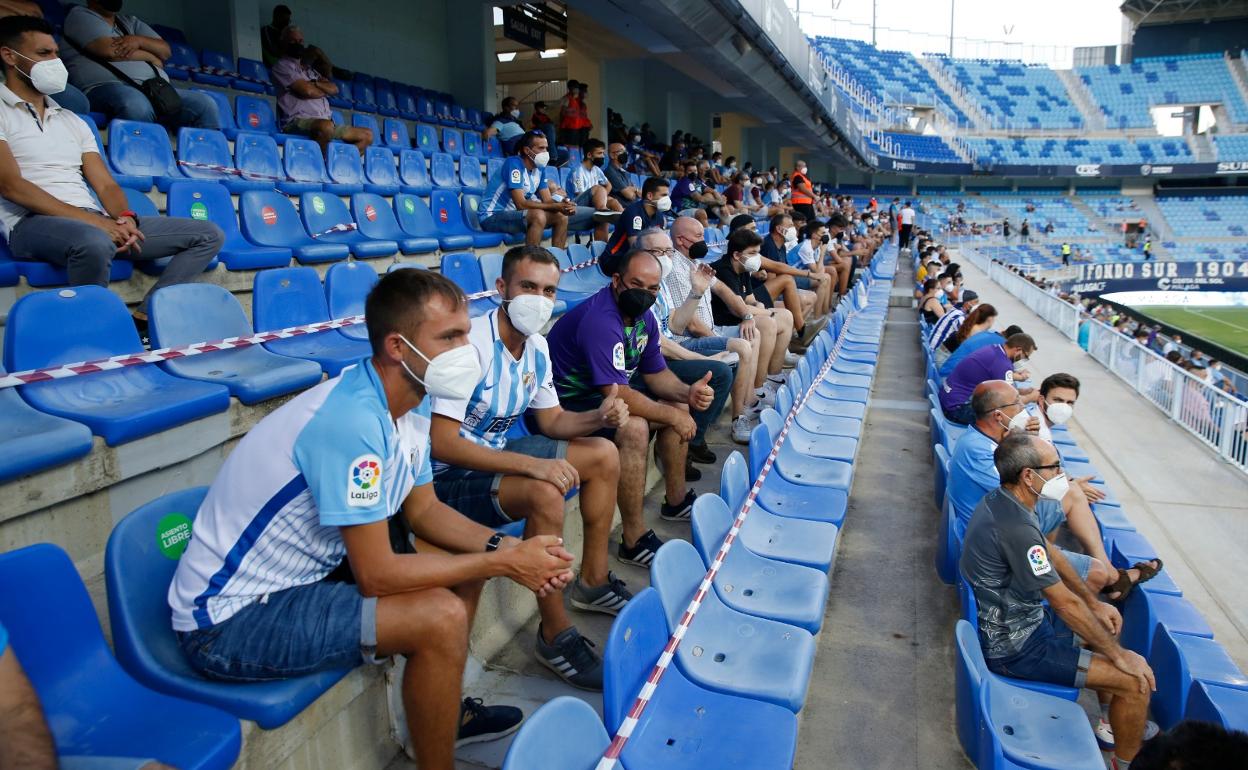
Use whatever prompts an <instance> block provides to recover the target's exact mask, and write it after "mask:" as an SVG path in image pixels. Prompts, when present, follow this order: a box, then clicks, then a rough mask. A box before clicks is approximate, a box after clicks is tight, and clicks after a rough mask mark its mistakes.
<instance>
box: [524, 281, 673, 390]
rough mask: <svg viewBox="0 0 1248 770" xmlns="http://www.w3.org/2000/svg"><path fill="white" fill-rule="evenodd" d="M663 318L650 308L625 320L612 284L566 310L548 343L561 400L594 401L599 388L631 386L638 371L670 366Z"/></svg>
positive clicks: (548, 338)
mask: <svg viewBox="0 0 1248 770" xmlns="http://www.w3.org/2000/svg"><path fill="white" fill-rule="evenodd" d="M661 333H662V332H661V331H660V330H659V322H658V320H657V319H656V318H655V317H654V314H653V313H650V312H646V313H644V314H643V315H642V317H641V318H638V319H636V320H634V321H633V323H632V325H631V326H625V325H624V319H623V317H621V316H620V309H619V306H617V305H616V303H615V295H614V294H613V293H612V291H611V287H610V286H604V287H603V288H602V289H600V290H599V291H598V293H597V294H595V295H594V296H592V297H590V298H589V299H587V300H585V301H584V302H582V303H581V304H579V305H577V306H576V307H574V308H572V309H571V310H569V311H568V312H566V313H564V314H563V316H562V317H560V318H559V320H558V321H557V322H555V325H554V327H553V328H551V330H550V333H549V334H548V335H546V343H547V344H548V345H549V346H550V357H551V361H552V362H553V364H554V370H555V390H556V391H557V392H558V393H559V398H561V399H579V400H583V401H588V402H591V403H592V402H594V401H597V400H600V399H601V398H602V395H601V391H599V388H601V387H604V386H607V385H613V384H614V385H627V384H628V382H629V380H631V379H632V377H633V374H634V373H636V372H641V373H642V374H654V373H656V372H661V371H663V370H664V369H666V368H667V363H666V362H665V361H664V360H663V354H662V353H660V352H659V335H660V334H661Z"/></svg>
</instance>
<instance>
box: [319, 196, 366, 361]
mask: <svg viewBox="0 0 1248 770" xmlns="http://www.w3.org/2000/svg"><path fill="white" fill-rule="evenodd" d="M361 194H367V193H361ZM377 280H378V279H377V271H375V270H373V268H371V267H369V266H368V265H365V264H362V263H360V262H341V263H339V264H337V265H334V266H333V267H331V268H330V269H329V272H327V273H326V274H325V298H326V299H327V300H328V302H329V315H330V317H332V318H347V317H348V316H356V315H358V316H362V315H364V300H366V299H368V293H369V292H370V291H372V289H373V287H374V286H376V285H377ZM339 331H341V332H342V333H343V334H344V335H346V336H347V337H349V338H351V339H354V340H367V339H368V329H367V327H365V325H364V324H362V323H359V324H354V325H352V326H344V327H342V328H341V329H339Z"/></svg>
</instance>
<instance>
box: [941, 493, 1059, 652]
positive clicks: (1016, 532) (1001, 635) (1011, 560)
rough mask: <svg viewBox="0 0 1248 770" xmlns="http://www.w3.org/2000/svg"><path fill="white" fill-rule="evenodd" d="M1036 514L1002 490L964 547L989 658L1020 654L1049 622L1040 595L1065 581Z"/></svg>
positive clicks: (979, 511) (977, 518)
mask: <svg viewBox="0 0 1248 770" xmlns="http://www.w3.org/2000/svg"><path fill="white" fill-rule="evenodd" d="M1048 545H1049V544H1048V542H1047V541H1045V539H1044V535H1043V534H1042V533H1041V532H1040V522H1039V519H1038V518H1037V517H1036V513H1035V511H1031V510H1028V509H1027V508H1025V507H1023V505H1022V503H1020V502H1019V501H1018V500H1017V499H1015V497H1014V496H1013V495H1011V494H1010V493H1009V492H1007V491H1005V490H1004V489H1002V488H1001V487H997V488H996V489H994V490H992V491H990V492H989V493H988V494H986V495H984V499H983V500H981V501H980V502H979V505H978V506H977V507H976V508H975V512H974V513H972V514H971V522H970V524H968V525H967V527H966V538H965V540H964V541H963V544H962V561H961V563H960V565H959V569H960V570H961V572H962V577H964V578H966V581H967V582H968V583H970V584H971V590H973V591H974V592H975V602H976V603H977V604H978V605H979V617H978V621H979V641H980V644H981V645H982V646H983V648H984V657H986V658H1005V657H1009V656H1011V655H1014V654H1016V653H1017V652H1018V651H1019V650H1020V649H1022V646H1023V644H1024V643H1025V642H1026V641H1027V638H1028V637H1029V636H1031V633H1032V632H1033V631H1035V630H1036V626H1038V625H1040V623H1041V621H1042V620H1043V619H1044V606H1043V605H1042V604H1041V600H1042V599H1043V595H1042V594H1041V592H1042V591H1043V590H1044V589H1045V588H1048V587H1049V586H1051V585H1053V584H1054V583H1057V582H1058V581H1059V580H1060V579H1061V578H1059V577H1058V575H1057V571H1056V570H1055V569H1054V568H1053V565H1052V563H1051V562H1050V561H1049V550H1048Z"/></svg>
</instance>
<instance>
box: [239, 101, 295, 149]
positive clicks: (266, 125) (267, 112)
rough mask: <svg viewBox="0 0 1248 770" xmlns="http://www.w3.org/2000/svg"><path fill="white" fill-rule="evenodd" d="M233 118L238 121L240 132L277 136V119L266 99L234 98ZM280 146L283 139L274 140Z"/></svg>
mask: <svg viewBox="0 0 1248 770" xmlns="http://www.w3.org/2000/svg"><path fill="white" fill-rule="evenodd" d="M234 118H235V120H236V121H238V128H239V130H241V131H259V132H261V133H265V134H277V118H276V116H274V114H273V105H272V104H271V103H270V102H269V100H268V99H265V98H263V97H260V96H244V95H242V94H239V95H238V96H236V97H235V98H234ZM274 140H275V141H277V143H278V144H282V143H283V142H284V141H285V140H284V139H277V138H276V137H275V139H274Z"/></svg>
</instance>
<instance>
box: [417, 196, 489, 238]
mask: <svg viewBox="0 0 1248 770" xmlns="http://www.w3.org/2000/svg"><path fill="white" fill-rule="evenodd" d="M429 208H430V210H432V211H433V219H434V223H435V224H436V225H437V228H438V241H439V242H440V243H441V244H442V248H443V249H444V250H445V249H462V248H478V249H492V248H495V247H496V246H498V245H499V244H501V243H502V242H503V236H502V233H486V232H479V231H476V230H473V229H472V228H470V227H468V223H467V222H466V221H465V220H464V213H463V211H461V210H460V208H459V195H457V194H456V193H455V192H453V191H451V190H434V191H433V194H432V196H430V198H429Z"/></svg>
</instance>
